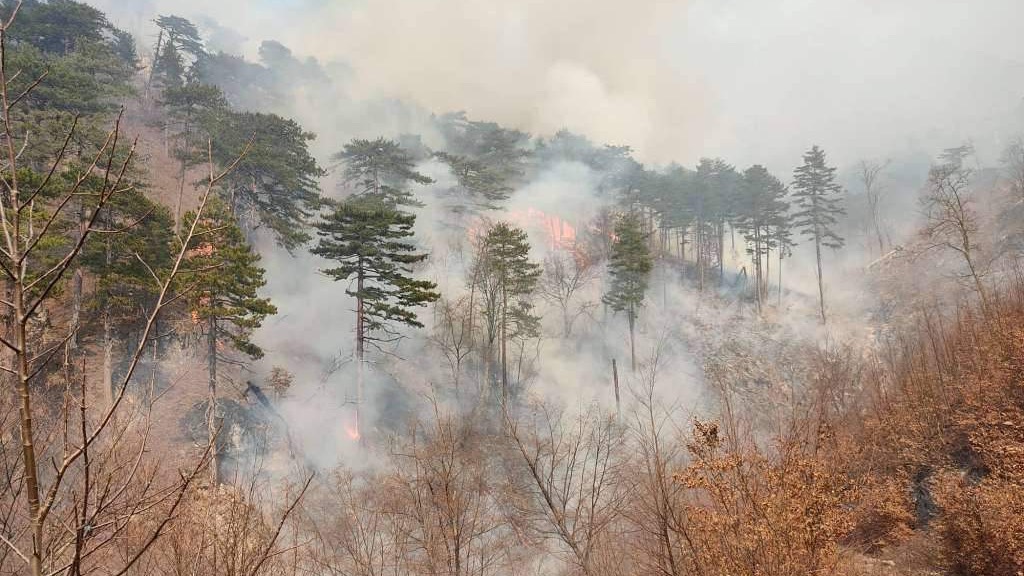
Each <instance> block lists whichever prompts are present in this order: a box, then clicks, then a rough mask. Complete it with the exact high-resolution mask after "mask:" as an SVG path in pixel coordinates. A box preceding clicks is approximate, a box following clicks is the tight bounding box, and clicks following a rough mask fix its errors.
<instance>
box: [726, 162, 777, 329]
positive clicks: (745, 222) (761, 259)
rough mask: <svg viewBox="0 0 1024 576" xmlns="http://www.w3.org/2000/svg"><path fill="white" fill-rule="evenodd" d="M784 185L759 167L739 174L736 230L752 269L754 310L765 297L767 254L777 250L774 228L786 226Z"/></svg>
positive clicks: (763, 168) (767, 272)
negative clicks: (739, 196)
mask: <svg viewBox="0 0 1024 576" xmlns="http://www.w3.org/2000/svg"><path fill="white" fill-rule="evenodd" d="M785 197H786V185H785V184H783V183H782V182H781V181H779V179H778V178H776V177H775V176H772V174H771V173H770V172H768V170H767V169H766V168H765V167H764V166H761V165H759V164H758V165H754V166H751V167H750V168H747V169H746V170H745V171H744V172H743V181H742V184H741V201H740V202H739V203H738V210H737V218H736V220H737V228H738V229H739V230H740V232H741V233H742V234H743V238H744V240H746V242H747V252H748V253H749V254H750V259H751V262H752V264H753V267H754V295H755V301H756V302H757V308H758V310H760V309H761V307H762V305H763V303H764V299H765V298H766V297H767V296H768V274H769V268H770V265H769V262H770V258H769V256H770V255H771V251H772V250H774V249H777V248H778V242H779V239H780V237H779V234H778V232H777V230H776V227H778V226H785V225H786V224H787V212H788V210H789V203H788V202H786V201H785V200H784V199H785Z"/></svg>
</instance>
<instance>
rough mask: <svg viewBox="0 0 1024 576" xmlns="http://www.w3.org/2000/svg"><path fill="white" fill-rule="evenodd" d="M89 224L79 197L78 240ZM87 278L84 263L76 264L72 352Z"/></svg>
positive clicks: (72, 285) (71, 324)
mask: <svg viewBox="0 0 1024 576" xmlns="http://www.w3.org/2000/svg"><path fill="white" fill-rule="evenodd" d="M86 226H88V221H87V220H86V215H85V201H84V200H82V199H79V201H78V233H77V236H76V238H75V240H76V241H78V240H79V239H81V238H82V236H83V235H84V234H85V227H86ZM84 280H85V273H84V272H83V270H82V265H81V264H78V265H76V266H75V272H74V274H73V275H72V277H71V320H70V321H69V324H70V326H69V329H70V330H71V338H70V339H68V350H70V351H71V352H76V351H78V326H79V324H80V323H81V321H82V298H83V286H84Z"/></svg>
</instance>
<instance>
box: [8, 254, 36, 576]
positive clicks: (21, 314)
mask: <svg viewBox="0 0 1024 576" xmlns="http://www.w3.org/2000/svg"><path fill="white" fill-rule="evenodd" d="M16 257H17V254H13V255H12V260H14V259H16ZM12 303H13V304H14V307H13V308H14V309H13V310H12V313H13V314H12V318H11V320H12V322H11V324H12V329H13V331H14V337H15V346H16V347H17V349H18V352H16V353H15V358H14V361H15V363H16V364H17V367H16V375H15V377H16V378H17V389H18V399H19V401H20V402H19V408H20V411H21V414H20V418H21V422H20V424H21V451H22V460H23V462H24V467H25V469H24V471H23V472H22V474H23V476H24V478H25V492H26V496H27V500H28V516H29V526H30V532H31V534H32V552H31V556H30V559H29V570H30V573H31V574H32V576H41V575H42V573H43V521H42V518H40V517H39V511H40V499H39V467H38V465H37V463H36V447H35V441H34V438H35V431H34V424H33V421H32V396H31V391H30V390H29V374H30V372H29V368H28V333H27V331H26V329H25V324H26V323H27V318H26V316H25V292H24V290H23V285H22V282H21V281H20V280H19V281H15V282H14V298H13V302H12Z"/></svg>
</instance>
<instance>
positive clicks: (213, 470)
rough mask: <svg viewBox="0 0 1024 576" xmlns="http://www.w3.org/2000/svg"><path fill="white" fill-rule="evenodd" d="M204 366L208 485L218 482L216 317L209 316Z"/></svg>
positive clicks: (215, 484)
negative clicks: (206, 388) (207, 371)
mask: <svg viewBox="0 0 1024 576" xmlns="http://www.w3.org/2000/svg"><path fill="white" fill-rule="evenodd" d="M206 346H207V348H206V367H207V369H208V370H209V378H210V381H209V397H208V399H207V407H206V427H207V432H208V433H209V436H210V485H211V486H213V487H216V486H217V485H219V484H220V453H219V451H218V450H217V448H218V447H217V318H215V317H210V326H209V329H208V330H207V336H206Z"/></svg>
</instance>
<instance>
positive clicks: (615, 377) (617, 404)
mask: <svg viewBox="0 0 1024 576" xmlns="http://www.w3.org/2000/svg"><path fill="white" fill-rule="evenodd" d="M612 383H613V384H614V386H615V414H616V416H617V417H618V419H619V420H620V421H621V420H622V404H621V403H620V402H619V367H618V366H617V365H616V364H615V358H612Z"/></svg>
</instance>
